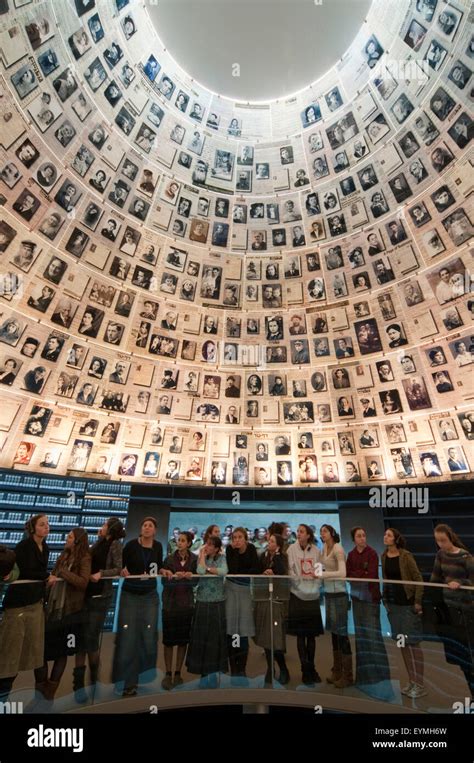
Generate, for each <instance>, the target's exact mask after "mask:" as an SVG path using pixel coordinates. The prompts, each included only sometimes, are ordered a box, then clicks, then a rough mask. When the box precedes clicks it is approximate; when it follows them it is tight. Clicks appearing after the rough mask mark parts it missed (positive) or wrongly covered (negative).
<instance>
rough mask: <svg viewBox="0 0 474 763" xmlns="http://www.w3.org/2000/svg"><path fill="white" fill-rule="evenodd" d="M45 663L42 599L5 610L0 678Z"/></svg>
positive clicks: (0, 641)
mask: <svg viewBox="0 0 474 763" xmlns="http://www.w3.org/2000/svg"><path fill="white" fill-rule="evenodd" d="M43 663H44V610H43V602H42V601H37V602H36V604H28V605H27V606H26V607H13V608H12V609H6V610H5V611H4V613H3V618H2V620H1V622H0V678H9V677H10V676H15V675H16V674H17V673H19V672H20V671H21V670H34V668H39V667H40V666H41V665H43Z"/></svg>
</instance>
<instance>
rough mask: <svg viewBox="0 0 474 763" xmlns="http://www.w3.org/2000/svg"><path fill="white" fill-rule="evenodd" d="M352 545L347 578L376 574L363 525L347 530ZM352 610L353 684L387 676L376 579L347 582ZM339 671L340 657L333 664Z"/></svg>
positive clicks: (376, 560) (375, 558)
mask: <svg viewBox="0 0 474 763" xmlns="http://www.w3.org/2000/svg"><path fill="white" fill-rule="evenodd" d="M351 536H352V540H353V541H354V543H355V547H354V548H353V549H352V551H350V552H349V554H348V556H347V563H346V571H347V577H348V578H372V579H374V578H375V579H376V578H378V576H379V558H378V555H377V552H376V551H375V549H373V548H371V547H370V546H369V545H368V544H367V535H366V532H365V530H364V528H363V527H353V528H352V530H351ZM351 601H352V613H353V615H354V628H355V646H356V684H358V685H367V684H376V683H380V682H381V681H385V680H387V681H388V680H390V667H389V662H388V657H387V651H386V649H385V644H384V640H383V636H382V628H381V625H380V602H381V601H382V595H381V593H380V587H379V584H378V583H374V582H372V583H356V582H354V583H351ZM335 667H336V670H337V668H339V673H342V661H341V660H340V664H339V665H338V664H336V665H335Z"/></svg>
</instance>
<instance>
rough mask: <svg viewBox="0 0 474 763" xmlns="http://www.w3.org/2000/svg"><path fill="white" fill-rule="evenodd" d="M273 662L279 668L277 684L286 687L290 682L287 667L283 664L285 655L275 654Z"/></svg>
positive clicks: (281, 653)
mask: <svg viewBox="0 0 474 763" xmlns="http://www.w3.org/2000/svg"><path fill="white" fill-rule="evenodd" d="M275 660H276V663H277V665H278V667H279V668H280V675H279V677H278V683H280V684H282V686H286V684H288V683H289V682H290V674H289V672H288V667H287V665H286V662H285V655H284V653H283V652H275Z"/></svg>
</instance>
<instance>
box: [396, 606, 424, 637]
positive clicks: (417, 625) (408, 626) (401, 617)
mask: <svg viewBox="0 0 474 763" xmlns="http://www.w3.org/2000/svg"><path fill="white" fill-rule="evenodd" d="M387 614H388V619H389V622H390V628H391V630H392V639H393V640H394V641H397V639H398V638H399V637H400V636H401V635H404V636H405V644H406V645H407V646H416V644H419V643H420V641H423V627H422V626H423V622H422V619H421V615H417V614H416V612H415V610H414V609H413V604H407V605H404V604H389V605H388V609H387Z"/></svg>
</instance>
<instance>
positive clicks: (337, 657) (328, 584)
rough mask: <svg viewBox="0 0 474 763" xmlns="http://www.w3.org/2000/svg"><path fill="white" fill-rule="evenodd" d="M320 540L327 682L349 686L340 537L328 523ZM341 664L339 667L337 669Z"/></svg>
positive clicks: (349, 658)
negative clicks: (328, 641)
mask: <svg viewBox="0 0 474 763" xmlns="http://www.w3.org/2000/svg"><path fill="white" fill-rule="evenodd" d="M321 540H322V542H323V543H324V548H323V552H322V555H321V561H322V563H323V571H322V573H321V577H322V579H323V581H324V591H325V594H326V630H328V631H331V638H332V651H333V659H334V665H333V668H332V671H331V675H330V676H328V678H327V682H328V683H330V684H333V686H335V687H336V688H337V689H344V688H345V687H346V686H352V684H353V683H354V679H353V676H352V651H351V642H350V641H349V636H348V631H347V613H348V610H349V597H348V595H347V589H346V582H345V580H344V578H345V577H346V555H345V553H344V549H343V547H342V546H341V544H340V540H341V539H340V537H339V535H338V534H337V532H336V530H335V529H334V527H332V526H331V525H322V526H321ZM339 664H341V666H342V669H341V670H337V667H338V665H339Z"/></svg>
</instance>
